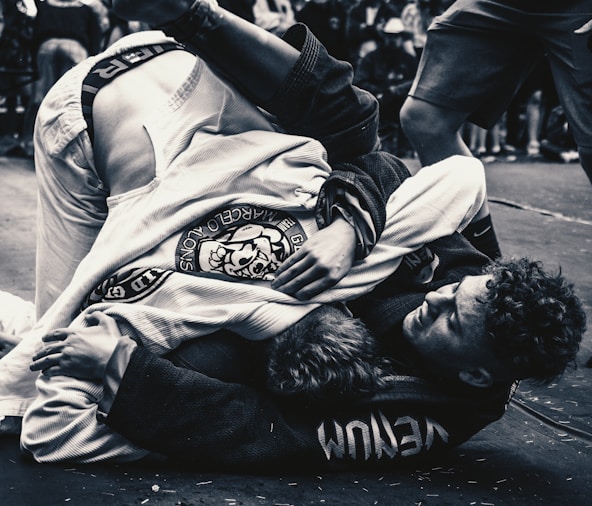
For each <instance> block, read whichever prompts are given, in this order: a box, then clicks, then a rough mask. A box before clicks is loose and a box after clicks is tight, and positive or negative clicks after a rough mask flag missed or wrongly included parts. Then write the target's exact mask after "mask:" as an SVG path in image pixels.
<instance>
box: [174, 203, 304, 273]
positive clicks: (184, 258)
mask: <svg viewBox="0 0 592 506" xmlns="http://www.w3.org/2000/svg"><path fill="white" fill-rule="evenodd" d="M305 240H306V234H305V232H304V230H303V229H302V227H301V225H300V224H299V223H298V221H297V220H296V219H295V218H294V217H293V216H291V215H290V214H288V213H286V212H284V211H278V210H274V209H267V208H262V207H258V206H252V205H248V204H245V205H234V206H229V207H225V208H223V209H220V210H217V211H216V212H214V213H212V214H210V215H209V216H207V217H205V218H203V219H200V220H199V221H197V222H196V223H194V224H192V225H191V227H189V228H188V229H187V230H185V231H184V232H183V234H182V235H181V238H180V240H179V242H178V244H177V248H176V252H175V262H176V267H177V270H178V271H180V272H183V273H187V274H199V273H211V274H221V275H225V276H230V277H232V278H240V279H252V280H267V281H269V280H271V279H273V273H274V272H275V271H276V270H277V269H278V267H279V265H280V264H281V263H282V262H283V261H284V260H285V259H286V257H288V256H289V255H290V254H292V253H293V252H294V251H296V250H297V249H298V248H300V247H301V246H302V243H303V242H304V241H305Z"/></svg>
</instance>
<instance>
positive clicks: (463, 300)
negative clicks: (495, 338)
mask: <svg viewBox="0 0 592 506" xmlns="http://www.w3.org/2000/svg"><path fill="white" fill-rule="evenodd" d="M490 279H491V276H490V275H480V276H466V277H465V278H463V279H462V281H461V282H460V283H459V284H458V286H457V287H456V294H455V306H456V313H457V315H458V319H459V322H460V324H461V327H462V328H463V330H464V331H469V330H471V329H473V330H477V329H479V330H481V329H482V328H483V326H484V319H485V314H484V311H483V304H482V303H481V302H479V300H480V299H482V298H483V297H484V296H485V294H486V292H487V286H486V285H487V282H488V281H489V280H490Z"/></svg>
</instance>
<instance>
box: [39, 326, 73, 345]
mask: <svg viewBox="0 0 592 506" xmlns="http://www.w3.org/2000/svg"><path fill="white" fill-rule="evenodd" d="M70 334H72V331H71V330H68V329H56V330H54V331H53V332H51V333H49V334H46V335H44V336H43V337H42V338H41V340H42V341H43V342H44V343H51V342H54V341H63V340H64V339H66V338H67V337H68V336H69V335H70Z"/></svg>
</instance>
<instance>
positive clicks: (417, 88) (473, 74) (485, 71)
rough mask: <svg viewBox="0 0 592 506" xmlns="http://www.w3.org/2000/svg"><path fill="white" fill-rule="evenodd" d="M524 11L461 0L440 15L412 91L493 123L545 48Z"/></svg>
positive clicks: (483, 123)
mask: <svg viewBox="0 0 592 506" xmlns="http://www.w3.org/2000/svg"><path fill="white" fill-rule="evenodd" d="M523 23H524V16H523V14H522V13H520V12H519V11H516V10H515V9H513V8H508V7H507V6H505V5H501V4H498V3H497V2H490V1H485V0H479V1H469V0H457V1H456V2H455V3H454V4H453V5H452V6H451V7H450V8H449V9H448V10H447V11H446V12H445V13H444V14H443V15H441V16H439V17H437V18H436V19H435V20H434V22H433V23H432V25H431V26H430V29H429V32H428V39H427V43H426V47H425V49H424V51H423V54H422V58H421V62H420V67H419V70H418V74H417V77H416V80H415V82H414V85H413V87H412V89H411V92H410V94H411V95H412V96H413V97H414V98H417V99H420V100H424V101H427V102H431V103H432V104H435V105H438V106H439V107H442V108H447V109H451V110H456V111H460V112H463V113H465V114H466V116H467V117H469V119H470V120H471V121H473V122H475V123H477V124H479V125H481V126H483V127H485V128H491V127H492V126H493V125H494V124H495V123H496V122H497V120H498V119H499V117H500V116H501V115H502V114H503V112H504V111H506V109H507V108H508V106H509V104H510V102H511V100H512V97H513V96H514V94H515V93H516V91H517V90H518V88H519V87H520V85H521V83H522V82H523V81H524V80H525V79H526V76H527V75H528V74H529V73H530V71H531V70H532V68H533V66H534V65H535V64H536V62H537V61H538V59H539V58H540V56H541V54H542V50H541V48H540V44H537V43H536V41H535V40H533V39H532V37H530V36H528V35H527V34H526V31H525V30H524V26H523Z"/></svg>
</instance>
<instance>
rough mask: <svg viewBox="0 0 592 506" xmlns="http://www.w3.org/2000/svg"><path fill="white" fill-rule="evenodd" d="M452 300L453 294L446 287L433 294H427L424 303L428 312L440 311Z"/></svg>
mask: <svg viewBox="0 0 592 506" xmlns="http://www.w3.org/2000/svg"><path fill="white" fill-rule="evenodd" d="M453 300H454V293H453V292H452V290H450V289H448V287H447V286H446V287H442V288H440V289H438V290H435V291H433V292H428V293H427V295H426V296H425V301H426V302H427V304H428V310H430V311H432V310H441V309H442V308H445V307H448V306H449V305H450V303H451V302H452V301H453Z"/></svg>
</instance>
